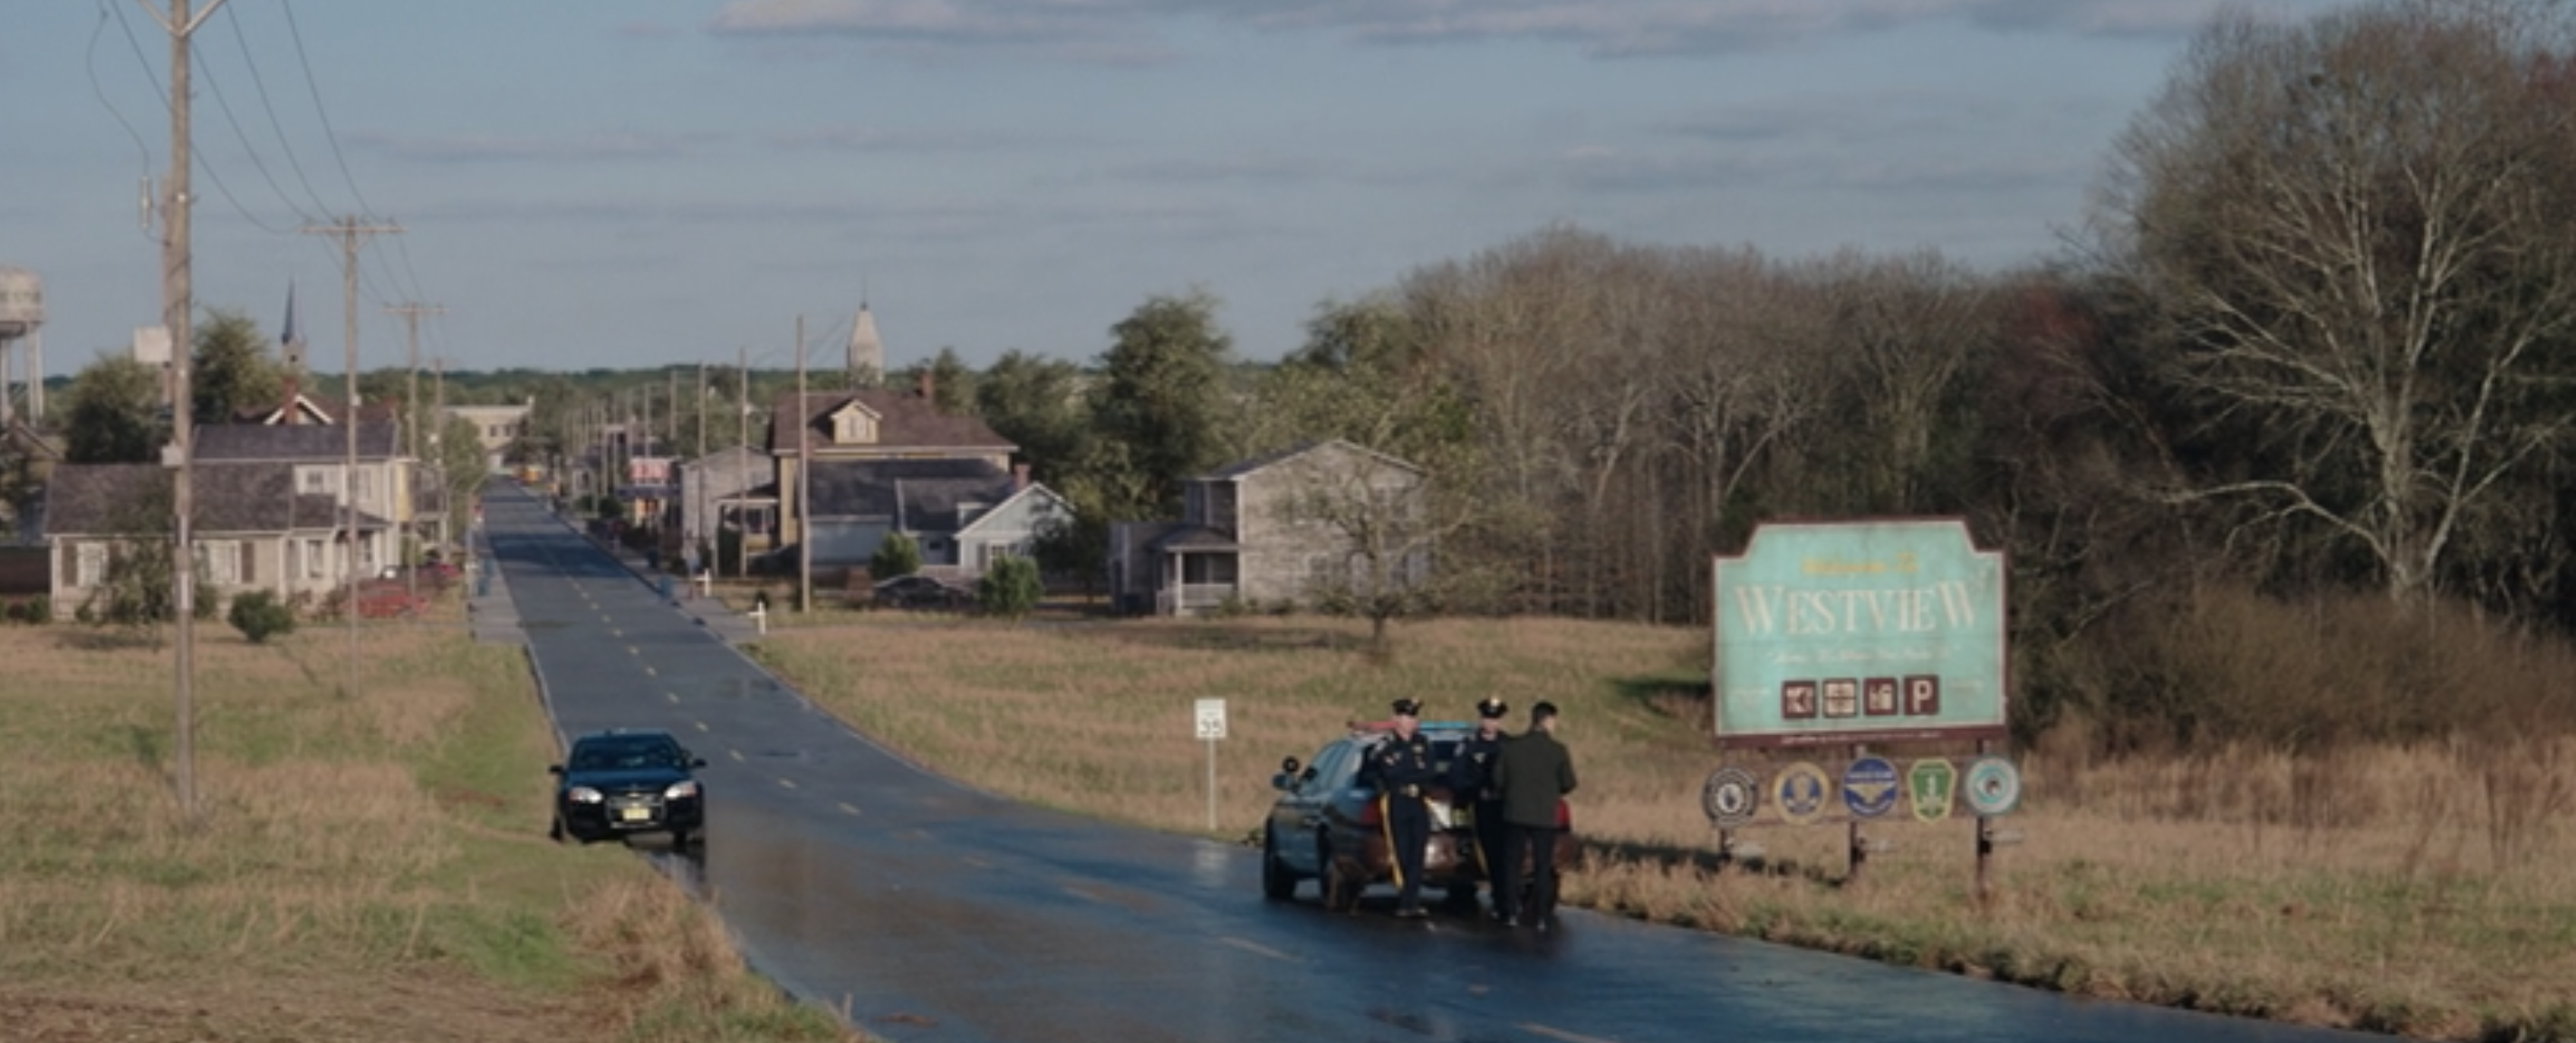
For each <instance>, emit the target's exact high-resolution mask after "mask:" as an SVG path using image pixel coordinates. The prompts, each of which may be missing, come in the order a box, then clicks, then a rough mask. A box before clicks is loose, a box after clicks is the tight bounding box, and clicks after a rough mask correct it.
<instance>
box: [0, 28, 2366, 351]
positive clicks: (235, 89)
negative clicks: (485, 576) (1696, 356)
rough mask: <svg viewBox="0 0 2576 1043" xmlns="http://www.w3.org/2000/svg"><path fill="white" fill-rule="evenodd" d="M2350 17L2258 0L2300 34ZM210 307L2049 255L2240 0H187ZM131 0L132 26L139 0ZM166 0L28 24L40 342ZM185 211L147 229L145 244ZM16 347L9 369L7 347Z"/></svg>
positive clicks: (1284, 283)
mask: <svg viewBox="0 0 2576 1043" xmlns="http://www.w3.org/2000/svg"><path fill="white" fill-rule="evenodd" d="M2348 2H2349V0H2258V2H2256V3H2254V4H2252V5H2251V6H2252V8H2253V9H2254V10H2256V11H2258V12H2261V13H2263V14H2264V15H2265V16H2267V17H2279V18H2298V17H2305V16H2308V15H2311V14H2314V13H2316V12H2317V11H2319V10H2323V9H2326V8H2330V7H2336V6H2342V5H2344V4H2346V3H2348ZM191 6H192V8H193V9H194V10H195V11H197V12H199V13H200V14H202V15H204V20H203V21H202V22H201V23H200V25H199V27H198V28H197V29H196V30H195V32H194V34H193V35H192V36H191V38H190V39H191V42H192V44H193V55H194V57H193V59H192V61H191V68H192V83H193V84H194V86H195V88H196V89H195V91H194V92H193V99H194V100H193V102H192V105H191V108H192V111H193V118H192V121H191V124H192V133H191V136H190V139H191V141H192V142H193V148H194V151H195V153H196V163H195V168H194V169H195V171H196V173H195V174H194V177H193V180H194V188H195V192H194V195H195V197H196V202H195V204H194V206H193V208H192V212H193V221H192V223H191V231H192V240H193V244H194V251H193V254H194V265H193V267H192V273H193V275H192V278H193V282H194V288H195V294H196V300H197V302H198V305H199V314H200V315H202V314H203V313H204V309H206V308H211V307H220V308H227V309H231V310H235V311H239V312H242V313H244V314H247V315H249V316H250V317H251V318H252V319H253V320H254V321H255V322H257V323H258V324H259V327H260V328H261V330H262V331H263V332H265V333H269V334H272V335H273V334H275V333H276V332H277V331H278V329H279V327H280V325H281V324H282V323H283V321H284V316H285V315H286V312H287V307H286V300H287V295H288V292H289V287H290V286H292V287H293V288H294V294H295V298H296V302H297V303H296V313H297V319H296V321H297V323H298V325H299V330H300V332H302V333H303V334H304V337H305V339H306V341H307V342H308V343H309V344H310V346H311V351H312V353H313V356H314V367H315V368H316V369H317V370H321V371H325V372H338V371H340V370H341V368H342V361H343V360H344V359H345V358H346V357H347V356H348V353H349V350H350V348H351V347H352V345H351V344H350V341H349V338H348V337H347V336H346V334H345V332H344V330H345V328H346V326H347V324H348V316H349V314H350V311H351V307H352V305H351V304H350V300H351V298H350V297H349V295H348V294H346V293H344V292H343V277H344V265H343V259H342V258H343V254H342V251H341V248H340V245H339V240H338V237H336V236H332V235H325V234H316V233H314V232H312V231H309V229H313V228H318V227H321V226H326V225H329V224H332V223H334V222H338V221H341V220H343V219H347V218H354V219H356V220H357V221H359V222H361V223H362V224H364V225H366V226H369V227H387V228H392V227H398V228H400V229H401V231H400V232H398V233H395V232H386V233H382V234H377V235H371V236H368V237H366V238H365V239H364V241H363V242H362V244H361V249H360V251H359V253H358V264H357V267H358V271H359V286H358V292H357V294H356V296H355V298H354V300H355V304H354V308H355V314H356V319H357V331H358V332H357V338H356V342H355V345H354V347H355V350H356V353H357V356H358V364H359V366H360V367H361V368H362V369H376V368H381V367H389V366H401V365H405V364H407V361H408V355H409V350H408V349H409V345H410V327H409V326H408V325H407V324H406V321H405V319H404V318H402V317H400V316H398V315H396V314H392V313H390V312H388V310H387V309H389V308H394V307H398V306H402V305H422V306H435V307H437V308H438V309H440V310H439V311H437V312H435V313H430V314H424V315H422V316H421V317H420V325H419V354H420V358H421V360H422V364H423V365H424V366H425V365H427V364H428V363H429V360H430V359H433V358H436V359H442V360H444V362H445V364H446V365H447V366H448V368H450V369H480V370H489V369H497V368H504V367H530V368H537V369H550V370H579V369H590V368H619V369H623V368H644V367H659V366H665V365H675V364H676V365H694V364H696V363H700V362H709V363H716V364H725V363H730V362H731V361H732V360H734V359H736V358H737V357H743V356H747V357H748V358H749V359H750V361H751V363H752V365H754V366H756V367H761V368H784V367H789V366H792V365H794V364H795V358H796V354H797V344H796V334H797V329H798V323H799V321H800V319H801V321H802V324H803V328H804V331H805V338H806V343H807V346H808V350H809V352H811V357H812V359H813V360H814V364H815V365H817V366H831V365H837V364H838V363H839V360H840V359H841V358H842V353H843V345H844V344H845V343H846V341H847V338H848V334H849V330H850V325H851V321H852V315H853V313H854V312H855V311H856V310H857V309H858V308H859V306H860V305H861V304H863V303H864V304H865V305H866V306H867V307H868V310H869V313H870V315H871V317H872V318H873V319H874V321H875V324H876V327H877V329H878V332H879V334H880V335H881V336H882V338H883V340H884V343H885V352H886V362H887V365H888V366H889V367H891V368H901V367H904V366H906V365H910V364H912V363H915V362H920V361H923V360H926V359H928V358H930V357H931V356H933V355H935V354H936V353H937V352H939V351H940V350H941V349H942V348H948V349H953V350H955V351H956V353H957V354H958V355H959V356H960V357H961V358H963V359H964V360H965V361H966V362H967V363H968V364H969V365H973V366H976V367H979V368H980V367H983V366H986V365H989V364H990V363H991V362H992V361H993V360H994V359H996V358H998V357H1000V356H1001V355H1002V354H1003V353H1005V352H1009V351H1019V352H1023V353H1027V354H1031V355H1038V356H1044V357H1054V358H1064V359H1068V360H1072V361H1077V362H1089V361H1091V360H1094V359H1097V358H1098V357H1099V356H1100V355H1101V354H1102V353H1103V352H1104V351H1106V350H1107V349H1108V348H1109V347H1110V344H1111V342H1112V338H1111V334H1110V328H1111V327H1112V326H1113V325H1115V324H1116V323H1117V322H1118V321H1119V320H1121V319H1123V318H1125V317H1126V316H1127V315H1129V314H1130V313H1132V312H1133V311H1135V310H1136V308H1137V307H1138V306H1140V305H1142V304H1144V303H1145V302H1146V301H1148V300H1150V299H1152V298H1154V297H1157V296H1178V295H1184V294H1189V293H1193V292H1204V293H1206V294H1208V295H1210V296H1212V297H1214V298H1215V299H1216V300H1217V301H1218V302H1219V303H1218V306H1217V309H1216V313H1215V314H1216V319H1217V322H1218V324H1219V326H1220V327H1221V328H1222V329H1223V330H1224V331H1225V332H1226V333H1228V334H1229V335H1230V336H1231V337H1232V339H1233V344H1234V349H1235V352H1236V354H1237V355H1238V356H1240V357H1243V358H1246V359H1254V360H1269V359H1276V358H1278V357H1279V356H1281V355H1282V354H1284V353H1286V352H1288V351H1290V350H1293V349H1294V348H1295V347H1297V345H1298V344H1299V343H1300V342H1301V341H1302V339H1303V336H1304V327H1305V324H1306V322H1307V320H1309V319H1310V318H1312V317H1313V316H1314V314H1315V313H1316V311H1317V309H1318V308H1319V307H1320V306H1322V305H1324V304H1326V303H1327V302H1332V301H1349V300H1353V299H1357V298H1359V297H1362V296H1364V295H1366V294H1368V293H1371V292H1374V291H1378V290H1383V289H1386V288H1390V287H1392V286H1394V285H1396V284H1397V283H1398V282H1400V281H1401V280H1402V279H1403V278H1404V277H1405V276H1406V275H1407V274H1408V273H1411V272H1414V271H1417V270H1420V269H1423V268H1426V267H1429V266H1432V265H1437V264H1441V263H1444V262H1449V261H1463V260H1468V259H1470V258H1472V257H1474V256H1475V255H1477V254H1478V253H1480V252H1483V251H1485V250H1489V249H1493V248H1496V247H1500V246H1504V245H1506V244H1509V243H1511V242H1513V241H1515V240H1518V239H1521V238H1524V237H1527V236H1529V235H1532V234H1534V233H1536V232H1539V231H1541V230H1544V229H1546V228H1549V227H1553V226H1571V227H1576V228H1581V229H1584V230H1587V231H1591V232H1595V233H1599V234H1602V235H1606V236H1609V237H1611V238H1613V239H1616V240H1619V241H1621V242H1626V243H1632V244H1638V245H1660V246H1712V247H1729V248H1732V247H1737V246H1751V247H1754V248H1756V249H1759V250H1760V251H1762V252H1763V253H1764V254H1766V255H1769V256H1772V257H1775V258H1780V259H1784V260H1797V259H1803V258H1809V257H1820V256H1824V255H1827V254H1830V253H1833V252H1835V251H1837V250H1840V249H1843V248H1855V249H1859V250H1863V251H1869V252H1873V253H1903V252H1911V251H1916V250H1921V249H1927V248H1928V249H1933V250H1938V251H1939V252H1941V253H1942V254H1943V255H1945V256H1948V257H1950V258H1952V259H1955V260H1959V261H1963V262H1967V263H1969V264H1972V265H1975V266H1978V267H1980V268H1985V269H1989V270H1993V269H2002V268H2008V267H2013V266H2018V265H2025V264H2036V263H2044V262H2047V261H2050V260H2054V259H2059V258H2061V257H2063V256H2064V255H2065V251H2066V249H2067V246H2066V241H2067V235H2068V233H2069V232H2070V231H2071V230H2072V229H2074V228H2076V227H2077V226H2079V225H2080V224H2081V223H2082V222H2083V220H2084V219H2085V213H2086V209H2085V208H2086V205H2087V200H2088V198H2089V193H2090V190H2091V189H2092V187H2093V186H2094V185H2095V183H2096V182H2097V180H2098V177H2099V172H2100V170H2101V169H2102V164H2103V162H2104V159H2105V157H2106V156H2107V155H2108V153H2109V149H2110V145H2111V143H2112V141H2113V139H2114V138H2115V137H2116V136H2117V135H2118V134H2119V133H2120V131H2121V130H2122V128H2123V127H2124V126H2125V125H2126V124H2127V123H2128V121H2129V120H2130V119H2131V118H2132V117H2133V116H2134V115H2136V114H2137V113H2138V112H2140V111H2141V110H2142V109H2144V108H2145V107H2146V106H2147V105H2148V104H2150V103H2151V102H2152V101H2153V99H2154V97H2155V95H2156V93H2157V92H2158V91H2159V90H2160V89H2161V88H2162V86H2163V85H2164V83H2165V82H2166V80H2167V77H2168V75H2169V73H2170V71H2171V69H2172V67H2173V64H2174V63H2175V62H2176V61H2177V60H2178V59H2179V58H2180V57H2181V56H2182V54H2183V52H2184V49H2185V47H2186V46H2187V45H2188V43H2189V41H2190V39H2191V36H2192V34H2193V32H2194V31H2196V30H2197V29H2198V28H2199V27H2200V26H2201V25H2203V24H2204V23H2205V21H2206V19H2207V18H2208V17H2209V15H2210V14H2211V13H2212V12H2213V11H2214V10H2215V9H2216V4H2215V2H2213V0H1196V2H1183V0H617V2H613V3H599V2H575V0H534V2H532V0H436V2H413V3H391V2H376V3H350V2H345V0H342V2H330V3H325V2H320V0H225V2H223V3H222V5H221V6H220V7H214V8H213V9H212V11H211V13H207V12H208V7H209V0H191ZM147 7H148V8H149V10H147ZM169 7H170V4H169V3H168V0H149V2H148V3H142V2H137V0H41V2H24V3H13V4H11V5H10V12H9V13H10V18H9V29H8V30H7V31H6V33H5V34H0V142H6V143H7V144H6V145H0V174H4V175H5V176H0V264H5V265H12V266H16V267H20V268H24V269H28V270H31V271H33V272H35V273H36V275H37V276H38V277H39V278H41V279H42V280H43V283H44V293H45V309H46V316H45V323H44V326H43V328H42V330H41V336H42V338H43V346H44V353H45V363H46V369H47V371H48V372H49V373H51V374H64V373H70V372H72V371H75V370H77V369H79V368H80V367H82V366H84V365H87V364H88V363H89V362H91V361H92V360H94V359H95V358H96V357H97V356H98V354H99V353H101V352H103V351H105V352H123V351H124V350H126V347H127V345H128V344H129V343H130V342H131V340H132V338H133V334H134V330H135V328H136V327H139V326H146V325H150V324H153V323H156V322H158V321H159V314H160V307H161V305H160V294H161V282H160V274H159V272H160V267H161V264H160V247H159V245H158V244H159V233H158V232H157V231H147V230H146V228H145V227H144V225H143V223H142V222H143V221H144V219H145V216H146V215H145V214H144V213H143V210H142V207H141V201H142V200H143V198H144V197H145V196H146V195H147V186H148V185H149V184H150V183H151V182H152V180H153V179H156V178H159V177H162V176H165V175H166V174H167V172H168V169H169V162H170V155H169V154H170V140H171V125H172V119H171V115H170V106H169V104H168V98H169V94H168V87H167V83H168V76H169V69H170V39H171V38H170V34H169V32H168V31H167V30H166V29H165V28H164V27H163V26H162V24H161V23H160V22H159V21H158V20H156V15H157V16H159V17H166V16H167V14H168V12H169ZM155 228H156V229H157V225H156V226H155ZM11 372H12V373H13V374H14V373H16V372H18V370H17V369H16V368H15V364H13V368H12V369H11Z"/></svg>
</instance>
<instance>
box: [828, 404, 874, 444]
mask: <svg viewBox="0 0 2576 1043" xmlns="http://www.w3.org/2000/svg"><path fill="white" fill-rule="evenodd" d="M876 440H877V425H876V422H875V421H874V420H871V419H869V417H868V415H867V414H866V413H862V412H859V411H858V410H855V409H852V410H848V411H846V412H843V413H840V414H838V415H836V416H834V417H833V418H832V441H833V442H835V443H837V444H840V445H865V444H868V443H871V442H874V441H876Z"/></svg>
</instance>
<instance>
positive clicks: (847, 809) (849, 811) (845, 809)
mask: <svg viewBox="0 0 2576 1043" xmlns="http://www.w3.org/2000/svg"><path fill="white" fill-rule="evenodd" d="M841 814H844V815H865V814H867V812H864V811H861V810H859V809H857V808H854V807H851V806H849V805H847V804H843V805H841Z"/></svg>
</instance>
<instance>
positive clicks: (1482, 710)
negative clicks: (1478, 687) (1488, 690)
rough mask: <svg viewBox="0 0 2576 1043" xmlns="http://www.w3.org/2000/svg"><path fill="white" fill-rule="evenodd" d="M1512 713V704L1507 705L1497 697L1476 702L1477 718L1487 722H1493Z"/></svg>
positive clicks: (1488, 697) (1489, 696)
mask: <svg viewBox="0 0 2576 1043" xmlns="http://www.w3.org/2000/svg"><path fill="white" fill-rule="evenodd" d="M1510 712H1512V708H1511V704H1509V703H1505V702H1504V701H1502V699H1500V698H1498V697H1496V696H1491V695H1488V696H1486V697H1484V698H1483V699H1480V700H1477V702H1476V716H1478V717H1482V718H1485V719H1486V720H1492V719H1494V718H1497V717H1501V716H1502V715H1504V714H1507V713H1510Z"/></svg>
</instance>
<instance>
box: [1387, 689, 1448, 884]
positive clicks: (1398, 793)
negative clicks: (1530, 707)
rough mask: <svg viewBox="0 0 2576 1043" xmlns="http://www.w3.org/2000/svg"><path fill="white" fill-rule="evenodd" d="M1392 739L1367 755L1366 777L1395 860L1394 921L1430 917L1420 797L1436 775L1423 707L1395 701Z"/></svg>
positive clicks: (1427, 828) (1426, 814) (1427, 827)
mask: <svg viewBox="0 0 2576 1043" xmlns="http://www.w3.org/2000/svg"><path fill="white" fill-rule="evenodd" d="M1392 709H1393V710H1394V718H1393V724H1394V734H1393V735H1391V736H1389V737H1388V738H1387V740H1386V741H1385V742H1382V743H1379V744H1378V746H1377V749H1375V750H1373V751H1371V752H1370V754H1369V771H1370V774H1371V776H1372V777H1374V778H1375V779H1376V780H1377V800H1378V818H1379V820H1380V821H1382V822H1384V823H1385V824H1386V825H1385V829H1386V843H1387V847H1388V848H1389V849H1390V853H1391V854H1393V855H1394V856H1395V889H1396V899H1395V915H1397V916H1401V917H1404V918H1406V919H1409V920H1410V919H1420V918H1422V917H1425V916H1429V915H1430V914H1429V913H1428V912H1425V911H1424V910H1423V908H1422V854H1423V849H1424V848H1426V847H1428V846H1429V845H1430V843H1431V810H1430V808H1429V807H1427V806H1425V805H1424V804H1423V802H1422V799H1423V794H1424V792H1425V791H1426V790H1428V789H1429V788H1430V786H1431V784H1432V783H1433V782H1435V781H1438V780H1439V777H1440V774H1439V772H1438V771H1436V770H1434V769H1433V767H1432V764H1431V741H1430V740H1428V739H1425V738H1423V737H1422V733H1421V731H1420V728H1421V720H1420V714H1421V712H1422V704H1421V703H1418V702H1415V701H1413V700H1411V699H1398V700H1396V701H1395V705H1394V707H1393V708H1392Z"/></svg>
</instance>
